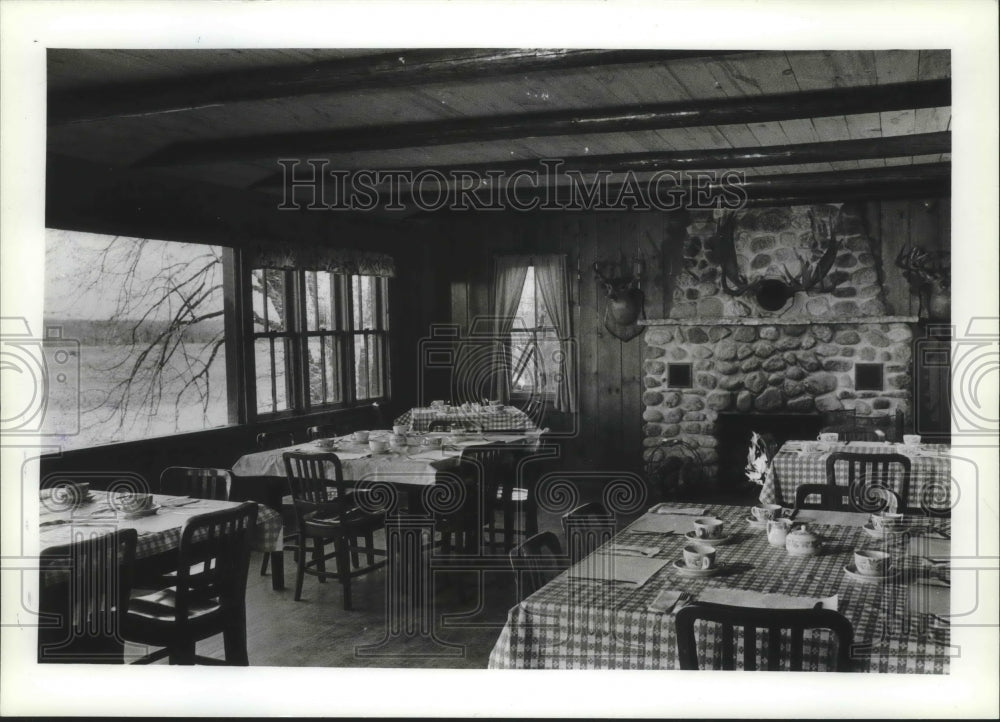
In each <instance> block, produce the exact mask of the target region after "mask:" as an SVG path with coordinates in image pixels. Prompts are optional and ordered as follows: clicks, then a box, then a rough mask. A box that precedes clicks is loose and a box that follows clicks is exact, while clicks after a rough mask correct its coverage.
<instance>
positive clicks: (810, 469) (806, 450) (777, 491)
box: [760, 441, 951, 509]
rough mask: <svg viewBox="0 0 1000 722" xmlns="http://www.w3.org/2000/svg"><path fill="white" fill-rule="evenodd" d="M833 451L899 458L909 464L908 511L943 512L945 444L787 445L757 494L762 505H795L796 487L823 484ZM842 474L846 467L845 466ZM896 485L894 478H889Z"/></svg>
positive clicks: (947, 468)
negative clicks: (903, 458)
mask: <svg viewBox="0 0 1000 722" xmlns="http://www.w3.org/2000/svg"><path fill="white" fill-rule="evenodd" d="M834 451H846V452H850V453H862V454H901V455H903V456H905V457H907V458H909V460H910V493H909V499H907V500H905V505H906V506H907V507H911V508H928V509H947V508H949V499H950V496H951V494H950V492H951V459H950V457H949V452H950V449H949V447H948V446H947V445H946V444H921V445H920V446H917V447H910V446H903V445H902V444H884V443H872V442H861V441H855V442H850V443H847V442H837V443H834V444H826V445H821V444H819V443H818V442H803V441H789V442H787V443H785V444H784V445H783V446H782V447H781V449H779V451H778V453H777V454H775V456H774V464H773V473H772V474H771V477H770V478H769V479H768V480H767V482H765V484H764V486H763V488H762V489H761V492H760V500H761V502H763V503H765V504H783V505H785V506H789V507H790V506H792V505H793V504H794V503H795V488H796V487H797V486H798V485H799V484H825V483H826V460H827V458H828V457H829V456H830V454H832V453H833V452H834ZM845 470H846V464H845ZM890 481H891V483H893V484H896V483H898V480H897V479H896V477H895V476H892V477H890Z"/></svg>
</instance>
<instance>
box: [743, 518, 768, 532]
mask: <svg viewBox="0 0 1000 722" xmlns="http://www.w3.org/2000/svg"><path fill="white" fill-rule="evenodd" d="M746 522H747V525H748V526H751V527H753V528H754V529H767V521H766V520H765V521H757V520H756V519H754V518H753V517H752V516H748V517H747V518H746Z"/></svg>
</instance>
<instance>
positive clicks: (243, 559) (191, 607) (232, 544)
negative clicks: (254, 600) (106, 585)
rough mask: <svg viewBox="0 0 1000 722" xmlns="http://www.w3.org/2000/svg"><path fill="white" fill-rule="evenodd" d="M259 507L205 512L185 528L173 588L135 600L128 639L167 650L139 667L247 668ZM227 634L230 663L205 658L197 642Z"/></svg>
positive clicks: (127, 627) (127, 624)
mask: <svg viewBox="0 0 1000 722" xmlns="http://www.w3.org/2000/svg"><path fill="white" fill-rule="evenodd" d="M256 522H257V505H256V504H254V503H252V502H247V503H245V504H240V505H239V506H238V507H236V508H233V509H222V510H219V511H213V512H209V513H207V514H199V515H198V516H193V517H191V518H190V519H188V521H187V523H186V524H185V525H184V528H183V529H182V530H181V540H180V546H179V547H178V553H177V574H176V577H175V578H174V583H173V585H172V586H170V587H167V588H165V589H160V590H159V591H156V592H153V593H152V594H145V595H143V596H140V597H134V598H132V600H131V602H130V604H129V610H128V614H127V615H126V617H125V624H124V636H125V639H127V640H129V641H131V642H136V643H139V644H148V645H150V646H156V647H163V649H160V650H158V651H156V652H153V653H152V654H149V655H147V656H145V657H143V658H142V659H141V660H139V661H138V662H136V663H137V664H148V663H149V662H152V661H155V660H157V659H162V658H163V657H168V658H169V661H170V664H195V663H196V662H201V663H204V664H228V665H237V666H247V665H248V664H249V663H250V661H249V657H248V654H247V630H246V591H247V572H248V570H249V566H250V536H251V534H252V533H253V529H254V525H255V524H256ZM196 570H197V571H196ZM216 634H222V635H223V639H224V643H225V661H222V660H218V659H214V658H209V657H199V656H197V655H196V654H195V644H196V643H197V642H198V641H200V640H202V639H207V638H208V637H212V636H215V635H216Z"/></svg>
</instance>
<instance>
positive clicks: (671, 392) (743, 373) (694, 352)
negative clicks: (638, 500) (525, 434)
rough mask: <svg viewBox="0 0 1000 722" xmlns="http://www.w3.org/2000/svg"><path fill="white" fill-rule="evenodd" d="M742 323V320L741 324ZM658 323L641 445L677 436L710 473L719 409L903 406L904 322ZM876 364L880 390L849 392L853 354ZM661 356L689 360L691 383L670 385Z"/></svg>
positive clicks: (906, 392) (865, 410)
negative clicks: (880, 372) (692, 447)
mask: <svg viewBox="0 0 1000 722" xmlns="http://www.w3.org/2000/svg"><path fill="white" fill-rule="evenodd" d="M745 323H746V322H744V324H745ZM744 324H740V325H737V324H723V325H715V324H713V325H690V326H687V325H663V326H659V325H658V326H651V327H650V328H647V329H646V360H645V361H644V372H645V381H644V383H645V387H646V390H645V392H644V394H643V403H644V404H645V407H646V408H645V410H644V411H643V414H642V418H643V422H644V426H643V434H644V436H645V438H644V441H643V445H644V448H645V449H646V450H647V456H648V450H649V449H651V448H652V447H655V446H658V445H659V444H660V443H661V442H662V439H663V438H664V437H666V438H671V437H681V438H683V439H684V440H685V441H687V442H688V443H690V444H693V445H695V446H697V447H699V453H700V455H701V457H702V459H703V460H704V462H705V464H706V469H705V471H706V476H707V477H708V478H714V476H715V473H716V471H717V463H718V453H717V449H716V447H717V443H718V442H717V439H716V436H715V432H716V420H717V418H718V414H719V412H720V411H738V412H744V413H747V414H767V413H777V412H783V413H815V412H818V411H833V410H837V409H845V408H847V409H855V410H856V411H857V412H858V413H861V414H869V413H879V414H883V413H890V414H891V413H895V411H896V409H901V410H902V411H903V413H904V415H906V416H908V415H909V413H910V395H911V394H910V386H911V378H910V353H911V351H910V349H911V343H912V340H913V333H912V330H911V328H910V326H909V324H907V323H864V322H860V323H847V324H823V323H818V324H766V325H744ZM859 361H860V362H870V363H882V364H884V369H883V370H884V381H885V383H884V388H883V390H882V391H857V390H855V388H854V365H855V363H857V362H859ZM668 363H690V364H691V365H692V387H691V388H671V387H670V386H669V384H668V381H667V364H668Z"/></svg>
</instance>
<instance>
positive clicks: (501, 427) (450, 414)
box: [393, 406, 535, 431]
mask: <svg viewBox="0 0 1000 722" xmlns="http://www.w3.org/2000/svg"><path fill="white" fill-rule="evenodd" d="M438 420H441V421H451V422H454V423H457V424H463V423H464V424H475V425H477V426H479V427H481V428H482V429H483V431H530V430H531V429H534V428H535V422H534V421H532V420H531V417H530V416H528V415H527V414H526V413H524V412H523V411H521V410H520V409H517V408H514V407H513V406H504V407H503V409H502V410H500V411H496V412H485V411H463V410H462V409H456V408H452V409H451V410H450V411H442V410H439V409H423V408H416V409H410V410H409V411H407V412H406V413H405V414H403V415H402V416H400V417H399V418H398V419H396V420H395V421H394V422H393V424H394V425H398V426H411V424H412V426H411V430H413V431H427V428H428V427H429V426H430V424H431V422H432V421H438Z"/></svg>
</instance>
